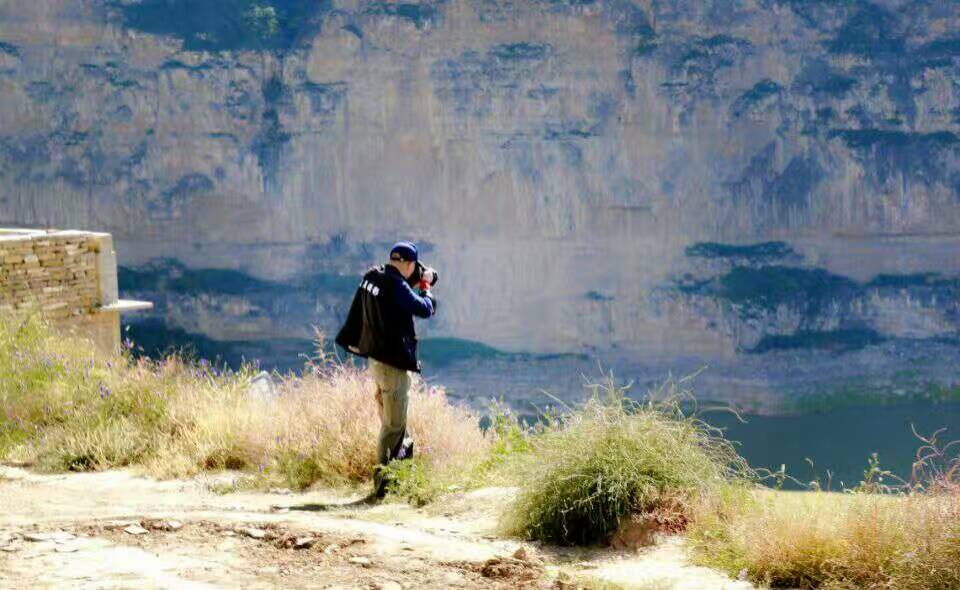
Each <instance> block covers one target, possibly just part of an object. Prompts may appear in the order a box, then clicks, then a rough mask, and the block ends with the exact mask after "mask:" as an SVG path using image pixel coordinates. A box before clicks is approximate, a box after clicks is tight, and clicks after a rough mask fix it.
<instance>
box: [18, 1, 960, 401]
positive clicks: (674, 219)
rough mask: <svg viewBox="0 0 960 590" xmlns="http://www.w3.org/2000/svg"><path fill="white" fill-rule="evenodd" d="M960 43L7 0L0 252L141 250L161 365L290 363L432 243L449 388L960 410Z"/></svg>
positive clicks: (443, 14) (671, 16)
mask: <svg viewBox="0 0 960 590" xmlns="http://www.w3.org/2000/svg"><path fill="white" fill-rule="evenodd" d="M958 25H960V3H957V2H943V1H942V0H936V1H935V0H876V1H874V2H867V1H863V0H835V1H826V0H569V1H564V0H513V1H510V0H447V1H443V0H433V1H429V0H424V1H421V2H383V1H366V0H353V1H350V0H345V1H340V0H336V1H331V0H223V1H216V2H215V1H213V0H209V1H206V0H203V1H201V0H142V1H139V2H137V1H132V0H123V1H119V2H107V1H105V0H102V1H101V0H41V1H36V0H29V1H28V0H6V1H0V220H2V221H3V222H4V223H17V224H22V225H45V226H56V227H68V226H70V227H82V228H84V229H96V230H106V231H111V232H113V233H114V235H115V236H116V238H117V242H118V250H119V253H120V257H121V264H122V265H124V266H125V269H124V271H123V273H122V276H121V288H125V289H126V291H127V293H128V294H129V295H135V296H137V297H143V298H150V299H153V300H156V301H157V302H158V303H160V305H158V308H157V315H156V316H155V317H153V318H150V319H148V322H147V323H141V324H140V328H141V329H140V334H141V335H143V336H144V337H145V338H148V339H149V338H151V337H153V338H154V340H155V341H156V342H160V341H162V338H160V337H158V336H157V334H158V332H157V330H158V329H163V330H165V331H166V332H165V334H166V336H164V337H168V336H171V335H172V336H176V337H178V338H191V339H193V340H194V341H197V342H202V343H204V344H203V345H204V346H209V347H211V349H215V348H216V346H218V345H220V346H225V347H228V345H229V344H230V343H233V344H234V345H236V346H238V347H240V348H241V349H243V350H244V351H245V354H254V353H255V354H257V355H262V356H265V357H267V358H268V359H271V355H272V358H273V360H274V361H275V360H278V359H280V357H281V356H286V355H288V354H289V353H290V351H291V350H294V349H296V348H297V346H298V345H297V344H296V343H297V342H301V341H302V339H305V338H309V337H310V336H311V328H310V326H311V324H315V325H318V326H320V327H322V328H324V329H326V330H328V331H330V330H333V329H335V327H336V325H337V323H338V321H339V319H340V318H341V317H342V315H343V313H344V310H345V308H346V306H347V305H348V302H349V301H348V300H349V297H350V294H351V292H352V290H353V288H354V283H355V282H356V277H357V276H358V273H359V272H360V271H361V270H362V269H363V267H364V266H365V265H367V264H369V263H372V262H374V261H376V260H379V259H381V258H383V257H384V256H385V248H386V246H387V244H389V243H390V242H392V241H393V240H394V239H395V238H397V237H406V238H412V239H416V240H418V241H420V242H421V243H422V244H424V245H425V246H426V249H427V251H428V256H427V257H428V259H429V260H430V261H431V262H433V263H435V264H436V265H438V266H439V267H440V268H441V269H442V276H443V283H442V290H441V291H440V295H441V297H442V313H441V314H440V316H439V317H438V318H437V320H436V321H435V322H433V323H432V324H431V325H425V326H424V327H425V328H426V335H427V336H429V337H434V338H444V339H445V340H442V342H443V343H444V346H443V347H441V349H442V354H441V353H438V354H439V355H440V356H441V357H444V358H447V357H450V358H454V359H458V358H461V357H475V356H477V355H479V356H481V357H484V356H485V355H492V356H497V357H498V358H499V357H503V356H504V355H500V354H499V353H497V350H508V351H513V352H523V353H529V354H528V355H527V356H525V357H523V358H524V359H525V360H530V359H534V358H541V357H542V355H545V354H557V353H574V354H581V355H588V356H592V355H598V356H600V357H601V358H603V359H604V360H606V361H607V362H609V363H612V364H614V365H624V366H639V365H649V366H650V367H655V368H657V370H660V371H662V370H663V369H664V368H665V367H670V366H673V365H684V364H693V365H695V364H698V363H702V362H710V363H712V365H713V366H714V367H715V375H717V376H718V378H720V377H721V376H723V375H729V376H736V377H737V379H738V380H739V381H740V382H745V381H744V380H746V381H752V382H758V381H759V382H764V383H766V382H768V381H769V382H777V383H785V382H791V379H792V380H793V381H792V382H797V380H798V379H799V380H800V381H803V380H804V379H805V377H804V378H799V377H797V376H796V375H795V374H793V373H791V372H790V371H789V370H786V369H784V367H786V366H788V365H789V362H793V361H790V360H789V359H796V358H798V357H797V355H800V354H804V355H806V354H809V355H814V356H815V355H817V354H822V355H826V357H828V358H829V359H835V358H838V357H843V358H847V359H848V360H847V361H844V362H842V363H841V365H840V366H838V367H837V370H838V371H839V372H841V373H843V374H844V375H847V374H848V373H849V372H850V371H853V372H855V373H856V372H857V369H856V368H857V367H860V369H859V370H860V373H862V374H864V375H872V374H876V372H877V370H878V367H884V368H887V369H889V370H890V371H895V370H896V371H898V370H901V369H903V368H905V367H904V364H905V363H907V364H910V365H911V366H910V367H909V368H910V369H911V370H914V369H916V367H914V366H913V364H915V363H916V362H917V359H918V358H920V357H923V358H924V359H927V360H926V361H924V362H925V363H926V364H925V365H924V367H925V368H921V369H916V370H918V371H919V374H920V375H921V377H918V379H921V380H926V379H927V378H930V379H934V380H937V381H938V382H941V383H942V382H949V381H951V380H952V379H953V378H955V374H954V373H953V372H952V370H951V369H950V367H951V366H952V365H951V363H949V362H946V361H943V359H952V358H955V356H956V340H957V337H958V329H960V306H958V292H960V281H958V279H957V277H958V276H960V157H958V155H960V85H958V83H957V80H958V79H960V33H958V30H960V28H958ZM144 326H149V328H150V329H149V330H148V329H143V328H144ZM151 334H152V336H151ZM918 342H922V343H925V344H929V347H926V348H923V350H926V351H930V350H934V349H935V350H937V351H938V352H937V353H936V354H935V355H933V356H935V357H936V359H939V360H936V361H935V362H934V361H930V359H929V357H930V356H931V354H932V353H930V352H923V353H920V352H918V353H916V354H917V355H919V357H918V356H916V355H913V356H911V354H906V355H905V354H904V353H903V350H905V349H910V350H914V348H911V347H916V344H917V343H918ZM477 343H483V345H485V346H481V345H480V344H477ZM244 347H245V348H244ZM487 347H493V348H487ZM495 349H496V350H495ZM238 350H239V349H238ZM531 355H533V356H531ZM537 355H540V356H537ZM294 356H295V355H294ZM811 358H814V357H811ZM759 359H763V360H759ZM896 359H900V360H897V361H896V362H893V361H894V360H896ZM903 359H908V360H903ZM927 361H930V362H927ZM931 362H932V363H933V365H935V366H933V365H931V364H930V363H931ZM822 366H830V365H829V363H827V364H826V365H822ZM743 367H749V368H747V369H744V368H743ZM851 367H852V368H851ZM897 367H899V368H897ZM738 371H739V372H740V373H738ZM742 372H746V373H745V374H741V373H742ZM826 372H827V373H829V370H827V371H826ZM791 375H792V376H791ZM740 377H743V379H740ZM818 377H824V375H822V374H819V375H818ZM924 382H925V381H924ZM735 389H736V387H734V388H733V390H735ZM773 389H776V388H775V387H774V388H773ZM781 389H782V388H781ZM787 389H789V388H787ZM764 391H766V390H764ZM485 393H491V392H485ZM731 395H732V396H733V397H736V392H735V391H734V393H732V394H731Z"/></svg>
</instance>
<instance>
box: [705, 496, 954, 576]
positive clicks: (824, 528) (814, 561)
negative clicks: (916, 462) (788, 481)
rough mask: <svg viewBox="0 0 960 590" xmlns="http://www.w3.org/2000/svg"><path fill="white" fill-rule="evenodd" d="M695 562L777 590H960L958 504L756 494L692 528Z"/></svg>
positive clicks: (932, 499) (941, 499) (945, 499)
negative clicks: (742, 574)
mask: <svg viewBox="0 0 960 590" xmlns="http://www.w3.org/2000/svg"><path fill="white" fill-rule="evenodd" d="M690 538H691V540H692V541H693V544H694V546H695V548H696V554H697V558H698V561H699V562H700V563H702V564H705V565H710V566H714V567H718V568H721V569H724V570H726V571H728V572H729V573H730V574H731V575H736V574H738V573H739V572H741V571H745V572H746V574H747V575H748V577H749V578H750V579H751V580H753V581H754V582H756V583H759V584H764V585H769V586H771V587H778V588H831V589H853V588H866V589H877V590H879V589H881V588H882V589H891V590H895V589H902V590H906V589H931V590H932V589H938V590H953V589H957V588H960V497H958V496H951V495H944V494H933V493H909V494H875V493H848V494H840V493H827V492H774V491H769V490H758V491H756V492H754V493H753V494H751V495H750V496H748V497H744V498H743V499H741V501H740V503H739V504H730V505H728V506H727V511H726V513H722V512H721V513H718V514H715V515H714V516H713V517H712V518H710V519H707V520H705V521H702V522H700V523H697V524H695V525H694V528H693V530H692V531H691V533H690Z"/></svg>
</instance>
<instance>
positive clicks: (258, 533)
mask: <svg viewBox="0 0 960 590" xmlns="http://www.w3.org/2000/svg"><path fill="white" fill-rule="evenodd" d="M237 532H238V533H240V534H241V535H245V536H247V537H250V538H251V539H258V540H259V539H263V538H265V537H266V536H267V531H265V530H263V529H257V528H253V527H246V528H242V529H240V530H239V531H237Z"/></svg>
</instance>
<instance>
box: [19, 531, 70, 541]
mask: <svg viewBox="0 0 960 590" xmlns="http://www.w3.org/2000/svg"><path fill="white" fill-rule="evenodd" d="M23 538H24V539H26V540H27V541H32V542H34V543H40V542H42V541H53V542H54V543H64V542H66V541H69V540H71V539H75V538H76V537H74V536H73V535H71V534H70V533H67V532H64V531H56V532H53V533H24V534H23Z"/></svg>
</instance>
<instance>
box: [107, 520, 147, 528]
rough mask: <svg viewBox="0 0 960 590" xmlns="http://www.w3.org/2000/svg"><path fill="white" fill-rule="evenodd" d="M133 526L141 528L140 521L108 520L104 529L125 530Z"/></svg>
mask: <svg viewBox="0 0 960 590" xmlns="http://www.w3.org/2000/svg"><path fill="white" fill-rule="evenodd" d="M131 526H140V521H139V520H108V521H107V522H105V523H103V528H105V529H107V530H111V529H125V528H127V527H131Z"/></svg>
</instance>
